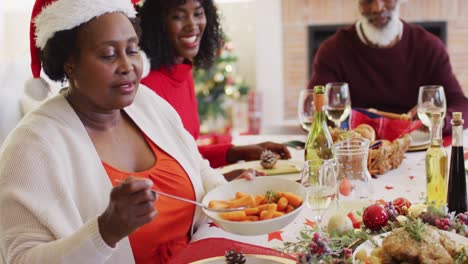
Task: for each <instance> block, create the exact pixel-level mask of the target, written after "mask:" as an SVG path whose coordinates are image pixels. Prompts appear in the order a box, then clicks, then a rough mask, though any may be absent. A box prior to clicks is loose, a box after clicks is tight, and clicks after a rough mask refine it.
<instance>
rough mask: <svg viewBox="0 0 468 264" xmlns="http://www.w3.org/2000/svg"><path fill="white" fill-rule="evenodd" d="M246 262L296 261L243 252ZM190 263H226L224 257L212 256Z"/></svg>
mask: <svg viewBox="0 0 468 264" xmlns="http://www.w3.org/2000/svg"><path fill="white" fill-rule="evenodd" d="M245 259H246V260H247V262H246V263H249V264H295V263H296V262H295V261H294V260H291V259H287V258H282V257H276V256H267V255H257V254H245ZM192 264H226V261H225V257H224V256H219V257H213V258H208V259H202V260H198V261H195V262H192Z"/></svg>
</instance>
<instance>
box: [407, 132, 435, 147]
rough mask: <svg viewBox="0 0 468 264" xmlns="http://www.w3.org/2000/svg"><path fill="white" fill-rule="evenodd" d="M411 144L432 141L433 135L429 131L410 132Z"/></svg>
mask: <svg viewBox="0 0 468 264" xmlns="http://www.w3.org/2000/svg"><path fill="white" fill-rule="evenodd" d="M410 137H411V144H410V147H417V146H423V145H427V144H430V143H431V135H430V134H429V131H423V130H419V129H418V130H415V131H413V132H411V133H410Z"/></svg>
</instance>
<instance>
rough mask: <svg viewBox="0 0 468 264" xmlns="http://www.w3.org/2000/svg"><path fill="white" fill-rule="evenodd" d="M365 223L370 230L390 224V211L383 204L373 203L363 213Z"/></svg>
mask: <svg viewBox="0 0 468 264" xmlns="http://www.w3.org/2000/svg"><path fill="white" fill-rule="evenodd" d="M362 221H363V222H364V225H365V226H366V227H367V228H369V229H370V230H373V231H377V230H380V229H381V228H383V227H385V226H386V225H387V224H388V213H387V210H385V208H384V207H383V206H380V205H377V204H373V205H370V206H369V207H367V208H366V209H365V210H364V214H363V215H362Z"/></svg>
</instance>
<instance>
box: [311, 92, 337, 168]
mask: <svg viewBox="0 0 468 264" xmlns="http://www.w3.org/2000/svg"><path fill="white" fill-rule="evenodd" d="M314 108H315V112H314V120H313V122H312V125H311V126H310V131H309V135H308V136H307V142H306V146H305V160H316V159H321V160H328V159H331V158H332V151H331V147H332V145H333V140H332V137H331V135H330V131H329V130H328V125H327V117H326V116H325V111H324V110H325V87H324V86H323V85H317V86H314Z"/></svg>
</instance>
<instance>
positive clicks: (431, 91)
mask: <svg viewBox="0 0 468 264" xmlns="http://www.w3.org/2000/svg"><path fill="white" fill-rule="evenodd" d="M446 111H447V103H446V100H445V93H444V87H442V86H440V85H425V86H421V87H419V95H418V117H419V120H421V122H422V123H423V124H424V125H425V126H427V127H428V128H429V132H430V133H431V135H432V131H431V130H432V114H433V113H434V112H437V113H440V120H444V118H445V112H446Z"/></svg>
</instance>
